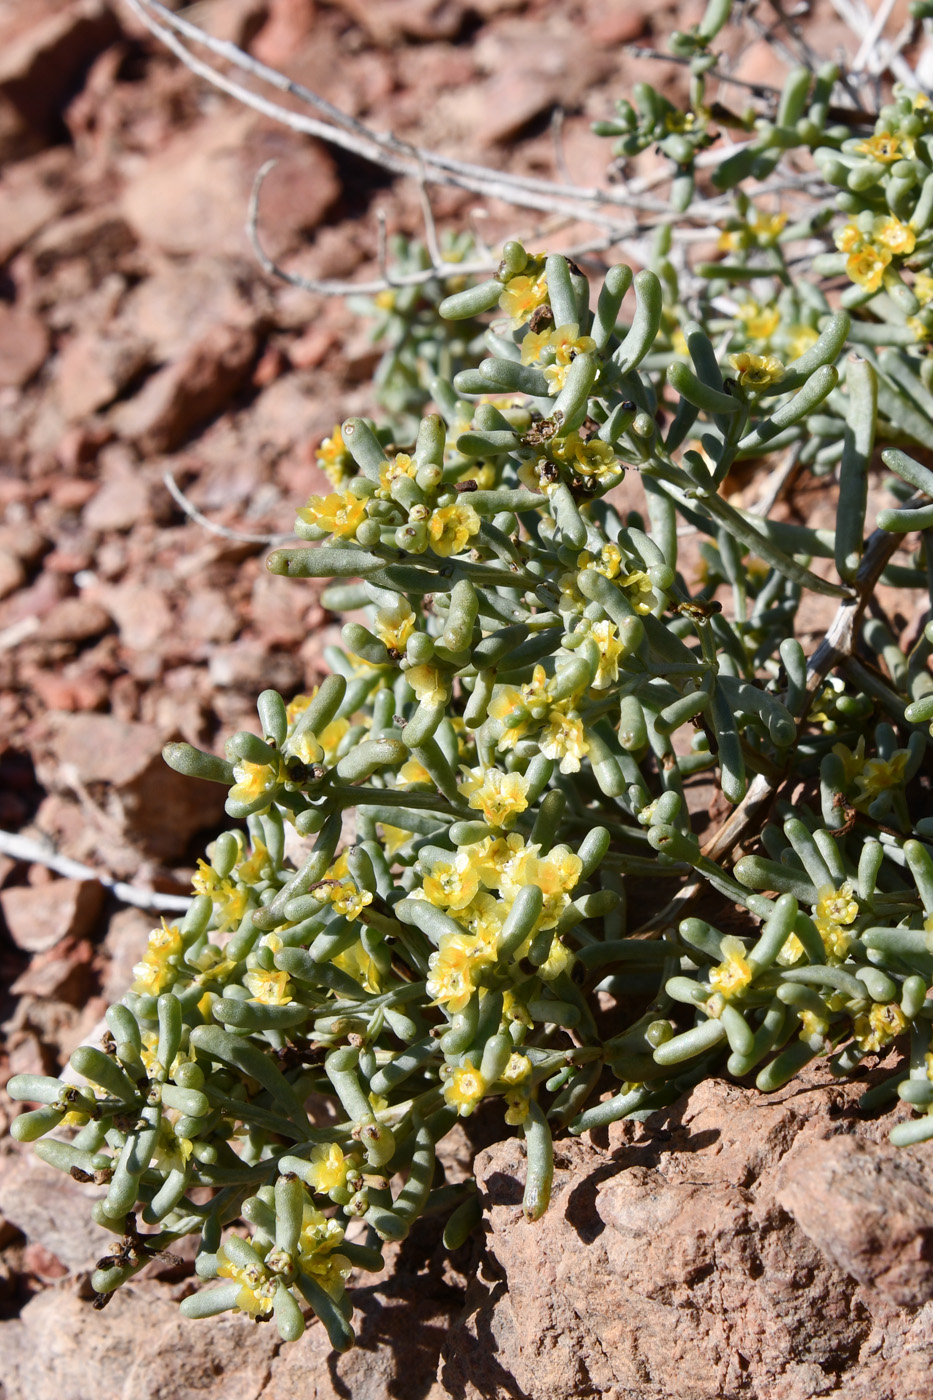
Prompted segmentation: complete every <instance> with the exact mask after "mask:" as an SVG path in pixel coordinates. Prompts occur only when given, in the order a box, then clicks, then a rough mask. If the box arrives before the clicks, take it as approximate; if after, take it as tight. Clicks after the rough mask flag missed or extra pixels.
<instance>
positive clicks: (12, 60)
mask: <svg viewBox="0 0 933 1400" xmlns="http://www.w3.org/2000/svg"><path fill="white" fill-rule="evenodd" d="M4 19H5V22H4V23H3V24H2V25H0V158H2V159H3V160H13V159H15V158H16V157H17V156H20V155H25V154H28V153H29V151H30V150H34V149H37V148H38V147H41V146H43V145H45V144H46V143H47V142H48V141H50V140H51V139H52V138H53V137H54V136H55V135H57V134H58V125H59V123H60V120H61V110H62V107H63V106H64V104H65V100H66V98H67V97H68V96H70V94H71V91H72V89H73V87H74V85H75V83H76V82H77V80H79V79H80V76H81V74H82V73H83V71H84V70H85V69H86V68H87V67H88V66H89V64H90V63H91V62H92V61H93V60H94V59H95V58H96V57H97V55H98V54H99V53H102V52H103V50H104V49H105V48H107V47H108V45H110V44H112V43H113V42H114V40H115V39H117V38H118V37H119V33H120V26H119V23H118V21H117V17H116V14H115V13H114V11H113V10H112V9H111V8H110V6H109V5H108V4H106V3H105V0H76V3H74V4H70V5H66V6H60V5H53V4H49V3H48V0H45V3H43V2H42V0H39V3H30V5H28V6H26V7H24V8H23V9H19V7H16V8H14V11H13V13H12V14H8V15H7V16H5V17H4Z"/></svg>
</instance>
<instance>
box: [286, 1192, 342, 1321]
mask: <svg viewBox="0 0 933 1400" xmlns="http://www.w3.org/2000/svg"><path fill="white" fill-rule="evenodd" d="M343 1235H344V1231H343V1226H342V1225H340V1224H339V1222H338V1221H336V1220H328V1219H327V1217H326V1216H325V1215H323V1214H322V1213H321V1211H319V1210H317V1209H316V1208H315V1207H314V1206H312V1205H311V1204H310V1203H308V1204H307V1205H306V1206H305V1209H304V1218H303V1220H302V1226H301V1234H300V1235H299V1236H298V1257H299V1260H300V1265H301V1270H302V1272H303V1273H306V1274H310V1275H311V1277H312V1278H313V1279H314V1280H315V1282H316V1283H319V1284H320V1285H321V1287H322V1288H323V1289H324V1290H325V1292H326V1293H329V1294H330V1296H331V1297H332V1298H340V1297H342V1296H343V1294H344V1292H345V1291H346V1289H345V1285H346V1281H347V1278H348V1277H349V1275H350V1269H351V1265H350V1261H349V1260H348V1259H347V1257H346V1255H344V1254H338V1253H336V1252H335V1251H336V1250H337V1249H338V1247H339V1246H340V1245H341V1244H342V1243H343Z"/></svg>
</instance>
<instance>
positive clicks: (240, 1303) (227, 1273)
mask: <svg viewBox="0 0 933 1400" xmlns="http://www.w3.org/2000/svg"><path fill="white" fill-rule="evenodd" d="M240 1238H241V1239H242V1236H240ZM217 1263H218V1265H219V1267H218V1269H217V1273H218V1276H219V1277H220V1278H229V1279H233V1280H234V1281H235V1282H236V1283H238V1284H240V1291H239V1293H238V1294H237V1296H236V1306H237V1307H238V1308H239V1309H240V1311H241V1312H245V1313H249V1315H250V1317H258V1316H259V1315H260V1314H265V1313H270V1312H271V1311H272V1303H273V1299H274V1297H275V1293H276V1290H277V1289H278V1280H277V1279H274V1278H272V1277H270V1275H269V1273H268V1271H267V1270H266V1269H265V1268H264V1267H263V1265H262V1264H260V1263H256V1264H247V1265H237V1264H234V1263H233V1262H232V1261H231V1260H230V1259H228V1258H227V1254H226V1250H225V1248H224V1246H223V1245H221V1246H220V1248H219V1249H218V1251H217Z"/></svg>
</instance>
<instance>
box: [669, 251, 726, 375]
mask: <svg viewBox="0 0 933 1400" xmlns="http://www.w3.org/2000/svg"><path fill="white" fill-rule="evenodd" d="M731 236H732V235H731V234H728V233H724V234H722V235H721V236H720V239H719V247H720V249H721V250H722V251H723V252H726V251H728V249H729V247H730V246H731V245H729V244H724V243H723V239H728V238H731ZM671 349H672V350H673V352H674V354H675V355H682V356H683V357H684V358H685V359H686V357H687V356H688V355H689V354H690V349H689V346H688V345H687V337H686V336H685V335H684V333H683V331H682V330H681V329H680V327H679V326H678V328H677V330H675V331H672V332H671Z"/></svg>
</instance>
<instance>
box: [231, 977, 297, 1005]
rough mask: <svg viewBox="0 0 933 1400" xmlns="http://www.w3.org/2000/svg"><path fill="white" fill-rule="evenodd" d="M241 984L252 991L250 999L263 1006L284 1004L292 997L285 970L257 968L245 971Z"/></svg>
mask: <svg viewBox="0 0 933 1400" xmlns="http://www.w3.org/2000/svg"><path fill="white" fill-rule="evenodd" d="M243 985H244V986H245V987H247V988H248V990H249V991H250V992H252V994H253V995H252V1000H253V1001H258V1002H261V1003H262V1005H263V1006H286V1005H287V1004H288V1003H289V1002H290V1001H291V999H292V992H291V986H290V984H289V980H288V973H287V972H264V971H263V970H262V969H260V968H257V969H256V970H255V971H253V972H247V974H246V976H245V977H244V978H243Z"/></svg>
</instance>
